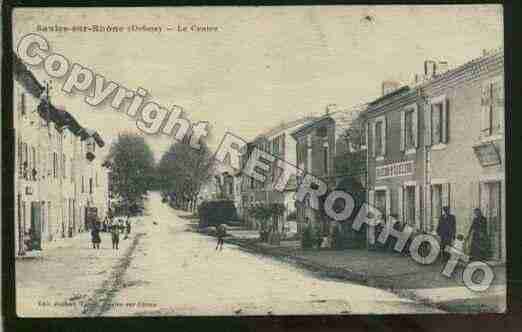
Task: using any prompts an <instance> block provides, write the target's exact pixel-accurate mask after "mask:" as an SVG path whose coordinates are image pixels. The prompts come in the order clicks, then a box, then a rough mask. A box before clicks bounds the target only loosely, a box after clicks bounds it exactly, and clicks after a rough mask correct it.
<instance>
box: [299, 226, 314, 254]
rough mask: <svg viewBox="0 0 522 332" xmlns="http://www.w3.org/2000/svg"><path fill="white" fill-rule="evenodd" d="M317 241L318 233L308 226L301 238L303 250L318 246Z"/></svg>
mask: <svg viewBox="0 0 522 332" xmlns="http://www.w3.org/2000/svg"><path fill="white" fill-rule="evenodd" d="M317 240H318V239H317V233H316V232H315V230H314V228H313V227H312V226H311V225H308V226H307V227H306V228H305V230H304V231H303V236H302V237H301V247H302V248H303V249H311V248H313V247H314V246H315V245H316V244H317Z"/></svg>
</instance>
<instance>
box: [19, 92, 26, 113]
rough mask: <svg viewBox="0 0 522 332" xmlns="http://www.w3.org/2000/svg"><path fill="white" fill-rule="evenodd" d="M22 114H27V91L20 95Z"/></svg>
mask: <svg viewBox="0 0 522 332" xmlns="http://www.w3.org/2000/svg"><path fill="white" fill-rule="evenodd" d="M20 114H21V115H22V116H24V115H25V114H26V104H25V93H22V94H21V95H20Z"/></svg>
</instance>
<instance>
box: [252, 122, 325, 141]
mask: <svg viewBox="0 0 522 332" xmlns="http://www.w3.org/2000/svg"><path fill="white" fill-rule="evenodd" d="M316 119H317V117H314V116H305V117H302V118H299V119H296V120H292V121H287V122H283V123H281V124H280V125H278V126H276V127H273V128H271V129H269V130H267V131H266V132H264V133H261V134H259V135H257V136H256V137H255V138H254V139H253V141H257V140H260V139H263V138H264V139H266V138H268V137H270V136H274V135H276V134H278V133H280V132H282V131H285V130H287V129H290V128H292V127H295V126H298V125H300V124H305V123H307V122H313V121H315V120H316Z"/></svg>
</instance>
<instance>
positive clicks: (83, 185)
mask: <svg viewBox="0 0 522 332" xmlns="http://www.w3.org/2000/svg"><path fill="white" fill-rule="evenodd" d="M84 192H85V177H84V176H83V175H82V193H84Z"/></svg>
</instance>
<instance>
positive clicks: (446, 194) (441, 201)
mask: <svg viewBox="0 0 522 332" xmlns="http://www.w3.org/2000/svg"><path fill="white" fill-rule="evenodd" d="M450 196H451V187H450V185H449V183H443V184H433V185H431V224H430V225H429V227H430V229H431V230H432V231H433V230H435V229H436V228H437V225H438V224H439V219H440V217H441V215H442V208H443V207H444V206H448V207H449V208H450V209H451V206H450Z"/></svg>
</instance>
